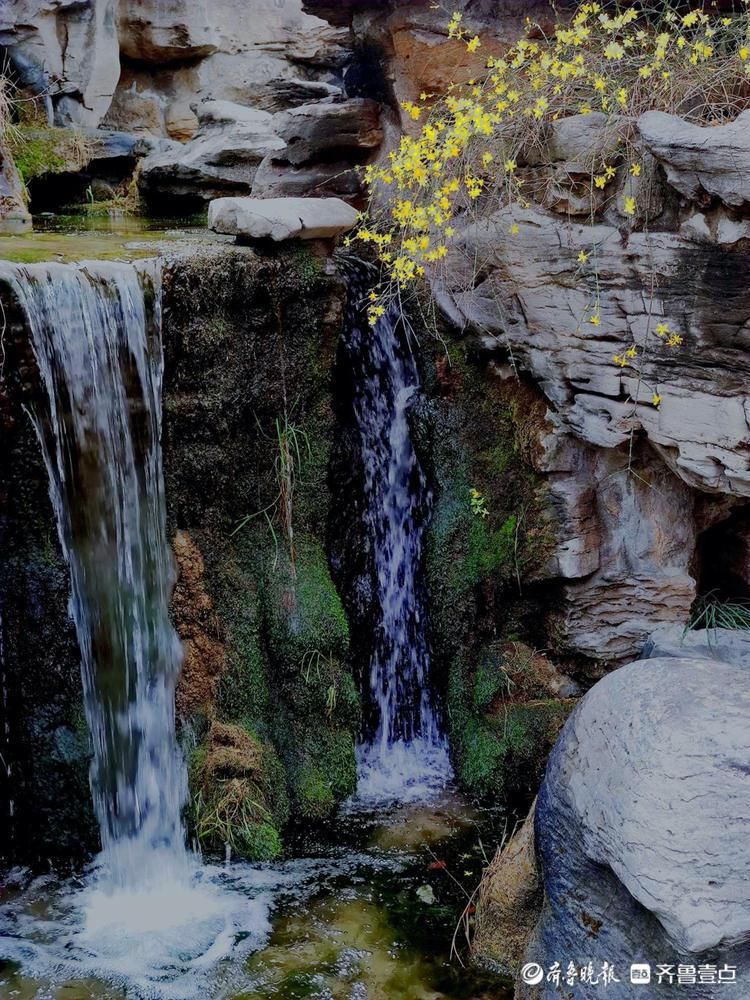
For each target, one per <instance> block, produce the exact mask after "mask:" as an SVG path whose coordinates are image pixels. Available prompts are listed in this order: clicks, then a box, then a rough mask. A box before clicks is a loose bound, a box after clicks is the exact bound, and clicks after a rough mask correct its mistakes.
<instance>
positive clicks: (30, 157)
mask: <svg viewBox="0 0 750 1000" xmlns="http://www.w3.org/2000/svg"><path fill="white" fill-rule="evenodd" d="M9 146H10V152H11V155H12V157H13V160H14V162H15V164H16V167H17V168H18V172H19V174H20V175H21V179H22V180H23V182H24V183H25V184H28V183H29V181H31V180H33V179H34V178H35V177H41V176H42V175H43V174H57V173H61V172H63V171H66V170H78V169H80V168H81V166H82V165H83V164H84V162H86V161H87V160H88V159H89V153H90V150H89V144H88V142H87V141H86V139H85V138H84V137H83V136H82V135H81V133H79V132H77V131H75V130H74V129H64V128H35V127H31V128H29V127H27V126H20V127H18V128H16V129H14V130H12V131H11V132H10V133H9Z"/></svg>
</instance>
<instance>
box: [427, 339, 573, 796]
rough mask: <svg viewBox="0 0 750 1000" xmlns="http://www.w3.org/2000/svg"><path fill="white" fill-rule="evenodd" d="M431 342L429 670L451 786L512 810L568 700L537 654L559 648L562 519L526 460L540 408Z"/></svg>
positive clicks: (538, 769) (448, 345) (481, 362)
mask: <svg viewBox="0 0 750 1000" xmlns="http://www.w3.org/2000/svg"><path fill="white" fill-rule="evenodd" d="M429 344H430V341H429V340H423V343H422V347H423V350H422V352H421V362H422V368H423V393H424V395H423V402H422V404H421V406H420V408H419V410H418V412H417V413H416V414H415V421H414V423H415V427H414V431H415V435H416V439H417V444H418V448H419V450H420V452H421V453H422V456H423V461H424V462H425V466H426V468H427V469H428V475H429V478H430V482H431V484H432V487H433V491H434V501H433V511H432V520H431V524H430V528H429V530H428V535H427V551H426V560H425V573H426V580H427V587H428V593H429V621H430V629H431V643H432V649H433V661H434V664H435V670H436V675H437V677H438V678H440V682H441V685H442V686H443V689H444V691H445V709H446V712H445V714H446V723H447V729H448V733H449V737H450V740H451V748H452V752H453V758H454V764H455V767H456V776H457V778H458V780H459V782H460V783H461V784H462V785H463V786H464V787H465V788H466V789H467V790H468V791H469V792H471V793H473V794H476V795H478V796H481V797H485V798H488V799H490V800H492V801H495V802H497V801H500V802H504V803H506V804H521V803H524V802H526V801H528V800H529V799H530V797H533V794H534V793H535V791H536V788H537V786H538V783H539V781H540V780H541V777H542V774H543V769H544V764H545V761H546V756H547V753H548V751H549V749H550V747H551V745H552V743H553V742H554V739H555V736H556V734H557V731H558V729H559V727H560V725H561V724H562V722H563V721H564V719H565V717H566V715H567V713H568V712H569V711H570V708H571V707H572V702H571V701H570V699H569V697H568V696H569V695H571V694H573V693H576V692H577V687H576V685H575V684H573V683H572V682H571V681H570V680H569V679H568V678H567V677H565V676H564V675H562V674H560V673H559V672H558V670H557V669H556V668H555V667H554V666H553V665H552V663H551V662H550V660H549V659H547V657H546V656H544V655H541V654H540V653H538V652H536V651H537V650H546V651H549V652H551V653H553V654H557V653H559V652H560V650H559V649H558V648H557V646H558V644H557V641H556V634H555V633H556V627H557V614H558V611H559V607H560V603H561V588H560V585H559V584H560V581H559V580H558V579H557V578H556V572H555V567H554V551H555V546H556V544H557V537H558V534H559V523H558V517H557V512H556V509H555V504H554V502H553V499H552V497H551V495H550V490H549V484H548V482H547V480H546V478H545V477H544V476H542V475H540V474H539V473H538V472H536V471H535V462H534V450H535V449H536V447H537V442H538V437H539V434H540V432H541V431H542V430H543V428H544V421H545V411H546V407H545V406H544V404H543V402H542V401H541V399H540V398H539V396H538V394H537V393H536V392H534V391H533V390H532V389H530V388H529V387H527V386H526V385H524V384H523V383H522V382H521V381H520V380H519V379H518V378H517V377H515V376H514V375H513V374H511V375H510V376H509V377H505V378H501V377H500V375H499V374H498V372H497V370H496V369H495V368H494V367H493V366H492V365H491V364H489V363H488V361H487V358H486V356H482V355H481V354H477V353H476V352H475V351H473V350H472V348H471V344H470V343H469V342H467V341H464V340H461V339H456V338H455V337H448V338H447V340H446V342H445V343H440V342H433V346H432V347H430V346H429ZM505 374H506V375H507V373H505Z"/></svg>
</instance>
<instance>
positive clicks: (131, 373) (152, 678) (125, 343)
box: [6, 262, 187, 888]
mask: <svg viewBox="0 0 750 1000" xmlns="http://www.w3.org/2000/svg"><path fill="white" fill-rule="evenodd" d="M6 277H8V276H7V275H6ZM10 277H11V279H12V280H11V282H10V283H11V286H12V287H13V289H14V292H15V295H16V296H17V298H18V301H19V303H20V304H21V306H22V308H23V310H24V313H25V315H26V317H27V320H28V323H29V327H30V330H31V335H32V345H33V349H34V354H35V356H36V360H37V364H38V366H39V372H40V375H41V378H42V382H43V384H44V387H45V389H46V395H47V405H46V406H39V407H36V408H35V411H34V413H33V414H32V416H33V420H34V425H35V428H36V431H37V434H38V437H39V440H40V442H41V445H42V450H43V453H44V458H45V464H46V466H47V472H48V474H49V483H50V496H51V499H52V504H53V507H54V511H55V517H56V520H57V527H58V533H59V536H60V542H61V545H62V548H63V552H64V554H65V558H66V560H67V562H68V566H69V568H70V579H71V599H70V610H71V614H72V617H73V621H74V623H75V627H76V632H77V635H78V642H79V646H80V649H81V659H82V670H81V672H82V678H83V693H84V706H85V711H86V717H87V721H88V724H89V730H90V732H91V737H92V747H93V760H92V764H91V788H92V792H93V797H94V808H95V811H96V815H97V819H98V821H99V827H100V831H101V839H102V849H103V850H102V861H103V864H104V867H105V868H106V869H107V872H108V876H109V878H110V879H111V881H112V883H113V884H115V885H118V886H121V887H128V888H135V887H138V886H140V885H149V884H152V883H153V881H154V879H155V877H156V876H157V875H158V876H159V877H160V878H163V876H164V874H165V873H171V874H172V875H174V876H175V877H183V878H184V877H186V875H187V852H186V849H185V836H184V831H183V827H182V820H181V811H182V808H183V805H184V803H185V799H186V793H187V783H186V777H185V766H184V762H183V760H182V758H181V755H180V753H179V751H178V748H177V743H176V739H175V719H174V692H175V685H176V682H177V677H178V673H179V669H180V661H181V651H180V644H179V641H178V639H177V636H176V634H175V632H174V629H173V628H172V625H171V623H170V621H169V614H168V605H169V595H170V590H171V585H172V581H171V574H172V560H171V555H170V550H169V546H168V543H167V537H166V525H165V504H164V487H163V477H162V468H161V444H160V439H161V366H162V361H161V347H160V344H159V342H158V339H157V341H156V342H155V343H154V344H153V345H152V346H153V349H149V348H150V345H149V342H148V341H149V338H148V336H147V329H148V324H147V316H146V308H145V303H144V295H143V290H142V288H141V283H140V280H139V276H138V274H137V272H136V270H135V269H134V268H133V267H132V266H131V265H128V264H115V263H102V262H98V263H96V264H89V265H86V266H85V267H70V266H66V265H63V264H45V265H36V266H33V267H26V268H23V269H21V268H17V269H16V270H15V274H14V275H12V276H10ZM156 301H157V303H158V295H157V298H156Z"/></svg>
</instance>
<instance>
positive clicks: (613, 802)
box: [517, 658, 750, 998]
mask: <svg viewBox="0 0 750 1000" xmlns="http://www.w3.org/2000/svg"><path fill="white" fill-rule="evenodd" d="M745 681H746V671H745V670H744V668H742V667H741V666H735V665H731V664H729V663H723V662H720V661H717V660H713V661H708V660H705V659H701V660H693V659H688V658H684V659H658V658H657V659H652V660H647V661H639V662H637V663H633V664H630V665H629V666H627V667H623V668H622V669H620V670H617V671H615V672H614V673H611V674H609V675H608V676H607V677H606V678H605V679H604V680H602V681H600V682H599V683H598V684H597V685H596V686H595V687H594V688H592V690H591V691H590V692H589V693H588V695H587V696H586V697H585V698H584V699H583V701H582V702H581V704H580V705H579V706H578V708H577V709H576V711H575V712H574V713H573V715H572V716H571V718H570V719H569V721H568V723H567V724H566V726H565V728H564V729H563V732H562V734H561V736H560V739H559V740H558V743H557V745H556V746H555V749H554V750H553V752H552V755H551V757H550V760H549V763H548V767H547V773H546V776H545V779H544V783H543V785H542V788H541V790H540V793H539V798H538V801H537V807H536V819H535V826H536V845H537V854H538V860H539V862H540V864H541V871H542V876H543V882H544V891H545V902H544V906H543V909H542V913H541V917H540V919H539V922H538V924H537V926H536V929H535V931H534V933H533V934H532V936H531V939H530V941H529V943H528V946H527V948H526V951H525V955H524V961H525V962H539V963H540V964H541V965H542V966H545V967H547V966H549V965H551V964H552V963H553V962H555V961H560V962H561V964H563V966H565V964H566V963H567V961H568V960H572V961H573V962H574V963H575V964H576V965H583V964H585V963H586V962H587V961H589V960H592V961H593V962H594V965H595V967H598V968H601V965H602V963H603V962H605V961H607V962H609V963H611V964H613V965H614V966H615V968H616V970H617V975H618V977H619V978H620V980H621V985H619V986H617V985H614V984H613V985H612V986H611V987H609V988H608V992H610V993H611V995H612V996H615V997H628V996H630V995H631V990H632V987H631V986H630V981H629V970H630V964H631V962H649V963H650V964H651V965H652V967H655V966H656V964H657V963H662V962H666V963H674V964H675V965H676V964H677V963H678V962H686V963H689V964H693V965H698V964H700V963H701V962H711V963H714V964H715V963H718V964H719V965H720V966H721V965H722V964H723V963H724V962H726V963H728V964H730V965H738V966H739V967H740V968H742V967H743V966H744V964H745V963H746V962H747V958H748V948H747V943H746V942H747V939H748V932H749V931H750V904H749V903H748V896H747V892H746V891H745V888H744V886H745V884H746V881H747V878H748V876H749V875H750V872H748V861H747V855H746V852H744V850H743V849H741V845H743V844H744V842H745V839H746V833H747V826H748V823H749V822H750V805H749V803H748V795H747V787H746V785H747V771H748V768H750V755H749V754H748V749H747V740H746V719H747V713H748V710H749V709H750V695H749V694H748V693H747V685H746V683H745ZM728 691H731V692H732V696H731V698H727V697H726V692H728ZM650 988H651V990H652V992H651V993H650V994H649V995H654V996H661V995H662V993H664V995H666V994H667V993H669V987H668V986H666V985H664V986H662V987H659V986H658V985H657V984H655V983H654V982H653V981H652V985H651V987H650ZM692 989H693V992H695V994H696V995H697V996H700V997H701V998H713V997H720V996H722V995H724V994H725V993H726V991H727V989H730V987H727V986H726V985H725V984H718V985H713V986H711V985H704V986H701V987H697V988H692ZM518 991H519V992H518V994H517V995H518V996H520V997H529V998H531V997H557V996H559V995H560V993H559V991H558V990H557V988H555V987H554V986H553V985H552V984H549V983H544V984H542V985H541V986H539V987H533V986H524V985H523V984H521V983H519V985H518ZM576 991H577V992H576V995H580V996H584V997H595V996H599V995H600V993H601V985H599V986H595V985H591V986H588V987H587V986H586V985H585V984H578V985H577V986H576Z"/></svg>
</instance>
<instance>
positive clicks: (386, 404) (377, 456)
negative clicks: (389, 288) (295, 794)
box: [347, 278, 450, 800]
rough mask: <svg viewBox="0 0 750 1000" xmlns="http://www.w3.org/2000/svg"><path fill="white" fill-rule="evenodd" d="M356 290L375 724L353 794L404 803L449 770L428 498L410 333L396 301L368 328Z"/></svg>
mask: <svg viewBox="0 0 750 1000" xmlns="http://www.w3.org/2000/svg"><path fill="white" fill-rule="evenodd" d="M362 292H363V285H362V282H361V281H357V279H356V278H355V279H354V282H353V285H352V290H351V306H350V315H349V333H348V338H347V349H348V353H349V357H350V363H351V365H352V371H353V375H354V418H355V422H356V425H357V428H358V430H359V437H360V445H361V455H362V466H363V470H364V493H365V507H366V514H365V522H366V524H365V527H366V530H367V534H368V536H369V540H370V544H371V547H372V552H373V558H374V571H375V591H376V592H375V598H376V600H375V604H376V609H377V611H376V616H377V621H376V626H375V633H374V637H373V648H372V655H371V660H370V664H369V685H370V696H371V700H372V704H373V706H374V709H375V714H376V725H375V729H374V732H373V733H372V736H371V739H370V740H369V741H367V742H365V743H364V744H363V745H362V746H360V748H359V751H358V756H359V772H360V773H359V796H360V797H361V798H376V799H388V798H392V799H401V800H403V799H406V798H418V797H420V796H423V795H425V794H428V793H429V792H430V790H433V789H434V788H435V787H436V786H441V785H443V784H444V783H445V781H446V779H447V777H448V776H449V775H450V765H449V762H448V754H447V748H446V744H445V739H444V737H443V734H442V732H441V728H440V724H439V719H438V715H437V712H436V710H435V705H434V702H433V697H432V694H431V686H430V649H429V643H428V639H427V632H426V620H425V606H424V594H423V588H422V586H421V582H420V578H419V574H420V571H421V568H422V551H423V544H424V532H425V528H426V525H427V523H428V520H429V514H430V509H431V501H432V497H431V493H430V490H429V488H428V485H427V481H426V478H425V475H424V472H423V470H422V468H421V466H420V464H419V460H418V458H417V454H416V452H415V449H414V445H413V443H412V439H411V432H410V427H409V410H410V408H411V406H412V405H413V403H414V401H415V398H416V397H417V394H418V390H419V375H418V371H417V366H416V362H415V359H414V355H413V353H412V349H411V342H410V338H409V336H408V334H407V332H406V330H405V329H404V327H403V322H402V320H401V317H400V312H399V310H398V308H397V306H396V305H395V304H394V305H392V306H391V307H390V308H389V309H388V310H387V311H386V313H385V314H384V315H383V316H382V317H381V318H380V319H379V320H378V321H377V323H376V324H375V326H374V327H370V326H369V325H367V324H365V323H364V321H363V317H362V308H361V299H362V298H363V295H362Z"/></svg>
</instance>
